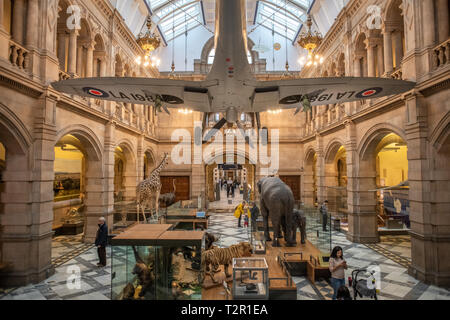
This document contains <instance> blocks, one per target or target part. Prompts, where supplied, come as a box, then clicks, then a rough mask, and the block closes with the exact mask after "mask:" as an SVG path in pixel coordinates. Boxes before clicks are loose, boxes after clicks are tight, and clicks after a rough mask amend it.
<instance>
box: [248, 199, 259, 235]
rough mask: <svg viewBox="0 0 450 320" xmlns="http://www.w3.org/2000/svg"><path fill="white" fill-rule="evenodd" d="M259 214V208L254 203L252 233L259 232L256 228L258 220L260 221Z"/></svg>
mask: <svg viewBox="0 0 450 320" xmlns="http://www.w3.org/2000/svg"><path fill="white" fill-rule="evenodd" d="M259 214H260V212H259V208H258V206H257V205H256V203H255V202H254V201H253V202H252V208H251V209H250V216H251V219H252V231H253V232H256V231H258V228H257V226H256V219H258V217H259Z"/></svg>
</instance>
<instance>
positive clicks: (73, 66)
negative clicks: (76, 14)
mask: <svg viewBox="0 0 450 320" xmlns="http://www.w3.org/2000/svg"><path fill="white" fill-rule="evenodd" d="M77 37H78V30H76V29H73V30H71V31H70V35H69V63H68V67H67V70H68V72H69V73H70V75H71V76H73V75H74V74H75V73H76V72H77Z"/></svg>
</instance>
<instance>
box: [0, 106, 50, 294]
mask: <svg viewBox="0 0 450 320" xmlns="http://www.w3.org/2000/svg"><path fill="white" fill-rule="evenodd" d="M0 143H2V145H3V147H4V152H5V158H4V162H3V159H2V167H1V169H0V170H1V172H0V215H1V216H2V219H0V223H1V224H0V264H3V263H4V264H5V265H7V266H9V267H10V268H9V269H8V270H4V271H5V272H4V273H2V276H1V277H0V285H7V286H9V285H18V284H26V283H28V282H29V281H30V280H31V278H32V277H38V276H39V277H40V276H42V274H41V273H45V270H47V269H46V268H45V266H47V267H48V265H49V264H50V261H51V257H50V255H48V256H46V255H45V250H43V251H44V253H43V252H41V251H40V248H41V247H44V246H46V244H47V243H48V244H49V243H50V242H51V240H50V239H51V237H50V236H48V234H49V233H50V232H51V228H50V227H49V230H45V229H46V226H45V224H43V225H42V226H41V227H42V231H41V230H39V231H38V230H33V228H32V225H33V221H34V220H35V219H40V218H41V219H42V220H41V221H43V222H44V223H45V222H46V221H45V218H44V217H40V216H39V214H40V213H41V212H40V210H39V211H38V210H36V209H34V208H35V207H34V206H33V201H35V199H36V198H37V197H36V193H38V192H39V191H37V189H35V188H33V187H34V186H36V182H35V181H30V180H31V177H32V173H33V172H32V169H33V168H32V165H31V164H32V160H33V159H32V158H33V157H32V155H33V152H32V139H31V136H30V134H29V132H28V130H27V129H26V127H25V125H24V124H23V123H22V121H20V119H19V118H18V117H17V116H16V115H15V114H14V113H12V112H11V110H10V109H9V108H8V107H6V106H5V105H4V104H2V103H0ZM40 190H42V191H41V192H45V191H47V190H46V189H45V188H42V189H40ZM49 190H51V189H50V188H49ZM43 198H44V197H42V199H43ZM39 204H40V205H41V204H42V203H41V202H40V203H39ZM45 204H47V203H45ZM45 204H44V206H45ZM44 210H45V209H43V210H42V211H44ZM43 213H45V215H47V214H50V212H43ZM40 232H42V233H40ZM41 234H42V238H40V237H39V236H40V235H41ZM23 239H28V240H27V241H24V240H23ZM30 252H32V253H33V254H39V255H41V256H39V257H40V261H39V262H37V261H31V259H29V258H28V257H29V255H30Z"/></svg>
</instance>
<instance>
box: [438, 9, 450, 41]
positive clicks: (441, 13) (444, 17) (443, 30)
mask: <svg viewBox="0 0 450 320" xmlns="http://www.w3.org/2000/svg"><path fill="white" fill-rule="evenodd" d="M448 20H449V16H448V0H437V22H438V39H439V43H441V42H444V41H445V40H447V39H448V28H449V21H448Z"/></svg>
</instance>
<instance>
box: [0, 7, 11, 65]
mask: <svg viewBox="0 0 450 320" xmlns="http://www.w3.org/2000/svg"><path fill="white" fill-rule="evenodd" d="M3 6H4V0H0V59H1V58H3V59H5V60H8V59H9V39H10V35H9V33H8V32H6V30H5V27H4V26H3V22H4V20H3V15H4V8H3Z"/></svg>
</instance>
